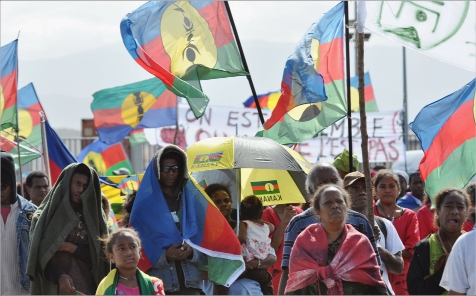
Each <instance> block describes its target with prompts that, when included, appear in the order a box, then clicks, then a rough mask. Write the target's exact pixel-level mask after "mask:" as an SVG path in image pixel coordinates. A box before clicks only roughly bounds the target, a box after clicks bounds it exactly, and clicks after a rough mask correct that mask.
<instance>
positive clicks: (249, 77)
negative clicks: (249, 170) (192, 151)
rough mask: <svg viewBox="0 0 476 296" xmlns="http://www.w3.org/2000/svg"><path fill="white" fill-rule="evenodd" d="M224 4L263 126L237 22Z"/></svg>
mask: <svg viewBox="0 0 476 296" xmlns="http://www.w3.org/2000/svg"><path fill="white" fill-rule="evenodd" d="M224 2H225V7H226V12H227V13H228V18H229V19H230V24H231V28H232V29H233V34H234V35H235V39H236V45H237V46H238V50H239V51H240V56H241V60H242V61H243V67H244V68H245V71H246V72H248V75H246V78H247V79H248V82H249V84H250V88H251V92H252V93H253V98H254V100H255V104H256V109H257V110H258V115H259V119H260V121H261V124H264V117H263V112H261V106H260V104H259V100H258V96H257V95H256V90H255V86H254V84H253V80H252V79H251V74H250V70H249V69H248V64H247V63H246V59H245V54H244V53H243V48H242V47H241V42H240V37H239V36H238V31H236V26H235V22H234V21H233V16H232V15H231V10H230V5H229V4H228V1H224Z"/></svg>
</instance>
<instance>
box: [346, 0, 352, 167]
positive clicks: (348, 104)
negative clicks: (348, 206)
mask: <svg viewBox="0 0 476 296" xmlns="http://www.w3.org/2000/svg"><path fill="white" fill-rule="evenodd" d="M344 25H345V68H346V69H345V72H346V81H345V82H346V87H345V88H346V94H347V133H348V134H349V135H348V138H349V169H350V171H349V172H353V171H354V161H353V158H352V155H353V153H352V117H351V111H352V110H351V108H350V107H351V100H350V60H349V59H350V54H349V41H350V36H349V3H348V1H344Z"/></svg>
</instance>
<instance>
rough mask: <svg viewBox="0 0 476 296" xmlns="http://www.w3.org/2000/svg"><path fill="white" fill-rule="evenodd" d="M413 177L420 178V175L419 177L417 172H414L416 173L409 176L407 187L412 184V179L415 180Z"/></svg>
mask: <svg viewBox="0 0 476 296" xmlns="http://www.w3.org/2000/svg"><path fill="white" fill-rule="evenodd" d="M415 177H419V178H421V175H420V172H419V171H416V172H414V173H411V174H410V176H409V177H408V186H410V184H411V183H412V179H413V178H415Z"/></svg>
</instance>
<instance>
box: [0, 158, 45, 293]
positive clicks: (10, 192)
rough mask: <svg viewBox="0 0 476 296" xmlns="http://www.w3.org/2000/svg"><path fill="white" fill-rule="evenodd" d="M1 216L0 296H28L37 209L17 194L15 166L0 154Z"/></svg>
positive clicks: (11, 160)
mask: <svg viewBox="0 0 476 296" xmlns="http://www.w3.org/2000/svg"><path fill="white" fill-rule="evenodd" d="M0 158H1V216H2V218H1V219H0V227H1V229H2V231H1V232H2V242H1V244H2V246H1V248H0V262H1V264H0V269H1V273H2V274H1V278H2V281H1V288H0V295H19V294H25V293H26V294H29V292H30V279H29V278H28V276H27V275H26V265H27V261H28V248H29V245H30V237H29V234H30V227H31V219H32V216H33V213H34V212H35V211H36V209H37V207H36V206H35V205H34V204H32V203H31V202H29V201H28V200H26V199H25V198H23V197H22V196H20V195H19V194H17V190H16V178H15V163H14V161H13V157H12V155H11V154H10V153H8V152H5V151H1V152H0Z"/></svg>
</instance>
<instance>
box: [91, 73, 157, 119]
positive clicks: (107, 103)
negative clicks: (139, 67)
mask: <svg viewBox="0 0 476 296" xmlns="http://www.w3.org/2000/svg"><path fill="white" fill-rule="evenodd" d="M165 89H166V87H165V85H164V84H163V83H162V81H160V80H159V79H158V78H152V79H148V80H144V81H139V82H136V83H131V84H128V85H123V86H118V87H113V88H108V89H103V90H100V91H98V92H96V93H94V94H93V98H94V100H93V102H92V103H91V110H92V111H93V112H94V111H96V110H102V109H111V108H120V107H121V105H122V103H123V102H124V99H125V98H126V97H127V96H128V95H130V94H132V93H134V92H138V91H142V92H147V93H150V94H152V95H153V96H154V97H156V98H157V97H159V96H160V95H161V94H162V93H163V92H164V91H165Z"/></svg>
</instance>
